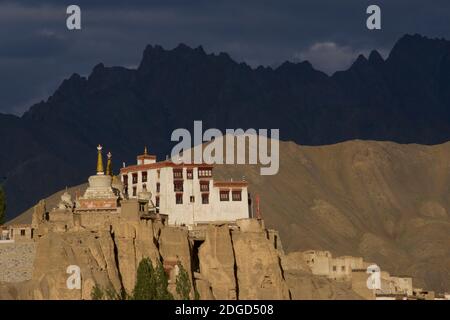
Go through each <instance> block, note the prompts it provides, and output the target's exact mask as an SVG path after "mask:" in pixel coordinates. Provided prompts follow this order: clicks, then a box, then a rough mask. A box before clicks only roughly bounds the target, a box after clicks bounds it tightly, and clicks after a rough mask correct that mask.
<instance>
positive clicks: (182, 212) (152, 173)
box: [120, 148, 251, 226]
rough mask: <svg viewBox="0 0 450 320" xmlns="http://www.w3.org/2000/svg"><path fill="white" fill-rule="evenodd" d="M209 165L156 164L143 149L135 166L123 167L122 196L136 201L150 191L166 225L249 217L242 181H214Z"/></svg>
mask: <svg viewBox="0 0 450 320" xmlns="http://www.w3.org/2000/svg"><path fill="white" fill-rule="evenodd" d="M213 170H214V167H213V166H212V165H209V164H175V163H174V162H172V161H171V160H165V161H160V162H157V159H156V156H155V155H150V154H148V152H147V148H145V150H144V154H143V155H139V156H138V157H137V164H136V165H132V166H126V167H123V168H122V169H121V170H120V177H121V181H122V183H123V187H124V194H125V197H128V198H130V199H135V198H139V194H141V193H142V192H150V195H151V197H150V200H151V202H152V203H153V204H154V205H155V207H156V210H157V212H159V213H161V214H166V215H167V216H168V219H169V220H168V224H169V225H187V226H192V225H201V224H209V223H225V222H226V223H229V222H233V221H236V220H238V219H246V218H250V217H251V214H250V213H251V210H250V205H249V203H250V202H249V195H248V183H247V182H246V181H232V180H230V181H215V180H214V179H213Z"/></svg>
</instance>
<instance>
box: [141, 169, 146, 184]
mask: <svg viewBox="0 0 450 320" xmlns="http://www.w3.org/2000/svg"><path fill="white" fill-rule="evenodd" d="M142 182H147V171H142Z"/></svg>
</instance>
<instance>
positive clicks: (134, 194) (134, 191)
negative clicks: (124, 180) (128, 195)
mask: <svg viewBox="0 0 450 320" xmlns="http://www.w3.org/2000/svg"><path fill="white" fill-rule="evenodd" d="M136 193H137V188H136V187H133V197H136Z"/></svg>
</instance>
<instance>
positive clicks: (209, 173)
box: [198, 168, 212, 178]
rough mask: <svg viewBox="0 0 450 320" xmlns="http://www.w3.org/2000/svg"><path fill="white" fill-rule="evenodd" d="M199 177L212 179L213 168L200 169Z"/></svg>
mask: <svg viewBox="0 0 450 320" xmlns="http://www.w3.org/2000/svg"><path fill="white" fill-rule="evenodd" d="M198 177H199V178H210V177H212V169H211V168H198Z"/></svg>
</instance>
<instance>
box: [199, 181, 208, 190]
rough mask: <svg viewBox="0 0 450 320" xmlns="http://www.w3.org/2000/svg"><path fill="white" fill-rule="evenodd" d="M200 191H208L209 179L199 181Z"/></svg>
mask: <svg viewBox="0 0 450 320" xmlns="http://www.w3.org/2000/svg"><path fill="white" fill-rule="evenodd" d="M200 191H201V192H209V181H200Z"/></svg>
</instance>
